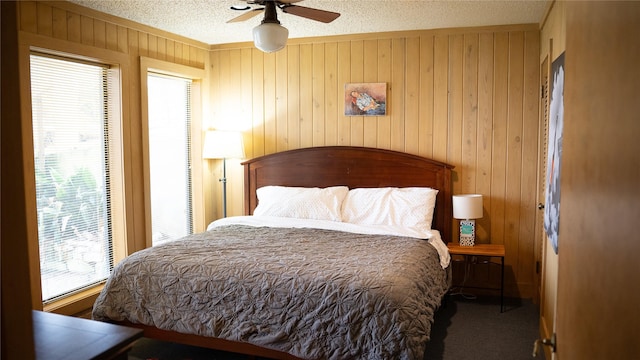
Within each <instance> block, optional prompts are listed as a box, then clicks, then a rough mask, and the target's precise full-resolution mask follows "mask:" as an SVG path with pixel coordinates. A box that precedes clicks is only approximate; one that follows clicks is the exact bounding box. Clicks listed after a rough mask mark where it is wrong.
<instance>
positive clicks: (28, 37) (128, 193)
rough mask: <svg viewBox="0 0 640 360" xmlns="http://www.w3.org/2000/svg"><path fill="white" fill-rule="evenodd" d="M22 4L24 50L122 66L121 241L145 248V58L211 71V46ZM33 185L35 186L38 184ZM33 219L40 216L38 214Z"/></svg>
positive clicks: (76, 11)
mask: <svg viewBox="0 0 640 360" xmlns="http://www.w3.org/2000/svg"><path fill="white" fill-rule="evenodd" d="M17 4H18V9H17V11H18V14H17V20H18V23H17V26H18V35H19V43H20V45H21V47H26V48H27V49H44V51H53V52H59V53H67V54H73V55H76V56H79V57H81V58H87V59H95V60H98V61H106V62H107V63H109V64H113V63H116V64H117V66H118V68H119V70H120V76H121V78H120V80H121V84H122V86H123V88H122V99H121V102H122V103H121V109H122V149H121V150H122V156H123V169H122V172H123V174H124V178H125V181H124V186H123V188H124V192H125V194H124V198H125V202H126V205H125V207H126V210H125V214H124V217H126V220H125V221H124V222H125V224H126V239H121V238H120V237H118V240H119V241H121V242H122V243H124V242H125V240H126V250H125V251H126V253H133V252H135V251H137V250H140V249H142V248H144V247H145V246H146V241H145V239H146V229H145V216H146V215H147V214H146V212H147V210H146V209H145V205H144V204H145V198H144V191H145V189H144V172H143V169H144V159H143V153H144V152H143V148H142V146H143V124H142V114H141V111H142V110H141V90H143V89H142V85H141V70H140V66H141V65H140V64H141V62H140V59H141V57H145V58H151V59H157V60H162V61H164V62H167V63H170V64H178V65H180V66H188V67H190V68H195V69H200V70H205V71H206V69H207V68H208V67H207V63H208V61H209V46H208V45H207V44H203V43H200V42H197V41H194V40H190V39H186V38H183V37H180V36H178V35H174V34H170V33H166V32H162V31H159V30H157V29H153V28H150V27H146V26H143V25H140V24H137V23H134V22H131V21H128V20H125V19H121V18H117V17H114V16H110V15H107V14H103V13H100V12H97V11H93V10H91V9H87V8H84V7H81V6H78V5H75V4H72V3H69V2H64V1H18V2H17ZM3 16H4V15H3ZM27 51H28V50H27ZM20 62H21V63H20V64H19V65H20V68H21V72H23V71H26V70H25V69H28V66H29V64H28V57H26V58H22V59H21V60H20ZM22 81H23V82H24V83H23V84H22V86H21V88H28V77H26V78H25V79H23V80H22ZM207 94H208V93H207ZM27 97H28V94H27ZM207 97H208V96H207ZM23 112H24V110H23ZM23 117H27V118H28V115H24V114H23ZM29 128H30V127H29ZM26 136H27V137H29V136H30V135H26ZM26 171H28V170H26ZM27 175H28V174H27ZM31 177H33V176H31ZM30 181H31V183H32V182H33V179H31V180H30ZM28 184H29V183H28ZM27 187H28V188H27V191H28V192H33V191H34V190H33V189H31V188H32V186H27ZM33 188H35V187H33ZM26 198H27V203H28V204H29V199H31V198H33V199H34V201H35V194H27V196H26ZM27 206H29V205H27ZM34 206H35V205H34ZM28 213H29V214H34V215H33V217H34V216H35V210H33V211H29V212H28ZM31 220H32V221H31V223H32V225H30V226H31V227H32V228H34V227H35V226H36V225H33V224H35V219H31ZM33 236H35V235H33ZM29 242H30V244H32V245H31V247H32V248H31V250H30V251H31V253H36V254H37V240H34V239H30V240H29ZM123 248H124V246H123ZM32 258H33V257H32ZM35 264H36V263H34V264H31V275H32V294H33V299H32V300H33V301H32V304H33V307H34V308H35V309H41V308H42V303H41V302H40V286H39V285H40V284H39V271H36V270H37V269H38V267H37V265H35ZM84 296H85V294H81V296H79V298H81V299H80V300H77V299H72V300H70V301H69V304H68V305H64V306H65V308H64V310H60V309H56V311H58V312H63V313H67V314H73V313H76V312H79V311H83V310H85V309H86V308H90V307H91V306H92V304H93V301H92V297H91V296H89V297H84ZM92 296H95V294H94V295H92ZM56 306H57V305H56Z"/></svg>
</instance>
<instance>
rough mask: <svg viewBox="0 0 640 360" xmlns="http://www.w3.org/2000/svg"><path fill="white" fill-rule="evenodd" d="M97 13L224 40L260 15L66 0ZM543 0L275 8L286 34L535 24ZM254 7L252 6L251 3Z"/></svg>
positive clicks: (244, 37) (200, 1) (183, 1)
mask: <svg viewBox="0 0 640 360" xmlns="http://www.w3.org/2000/svg"><path fill="white" fill-rule="evenodd" d="M70 1H71V2H73V3H76V4H79V5H82V6H86V7H89V8H92V9H95V10H98V11H101V12H105V13H108V14H112V15H115V16H118V17H122V18H125V19H129V20H132V21H135V22H138V23H141V24H145V25H148V26H151V27H154V28H157V29H161V30H165V31H168V32H171V33H174V34H178V35H182V36H184V37H187V38H190V39H194V40H198V41H201V42H203V43H207V44H224V43H234V42H244V41H252V40H253V39H252V35H251V29H252V28H253V27H255V26H257V25H259V24H260V21H261V20H262V15H258V16H255V17H253V18H251V19H249V20H247V21H244V22H238V23H226V21H227V20H229V19H231V18H234V17H236V16H238V15H240V14H241V13H242V12H240V11H235V10H231V6H233V5H235V6H244V5H246V3H245V2H244V1H241V0H70ZM546 3H547V1H546V0H509V1H491V0H471V1H459V0H304V1H301V2H299V3H297V5H301V6H305V7H312V8H317V9H322V10H328V11H333V12H338V13H340V14H341V16H340V17H339V18H338V19H336V20H335V21H333V22H332V23H329V24H324V23H321V22H317V21H313V20H308V19H304V18H301V17H298V16H295V15H291V14H284V13H283V12H282V11H280V10H278V19H279V20H280V22H281V23H282V25H283V26H285V27H286V28H287V29H289V38H300V37H311V36H329V35H342V34H358V33H369V32H385V31H400V30H417V29H439V28H451V27H467V26H485V25H509V24H525V23H538V22H540V20H541V19H542V16H543V15H544V11H545V9H546ZM253 7H257V6H255V5H254V6H253Z"/></svg>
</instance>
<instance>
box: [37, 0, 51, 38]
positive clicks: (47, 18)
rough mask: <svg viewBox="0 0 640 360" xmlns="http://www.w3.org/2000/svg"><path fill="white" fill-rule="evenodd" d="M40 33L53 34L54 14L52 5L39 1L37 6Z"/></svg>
mask: <svg viewBox="0 0 640 360" xmlns="http://www.w3.org/2000/svg"><path fill="white" fill-rule="evenodd" d="M37 11H38V14H37V19H38V34H40V35H44V36H52V35H53V15H52V10H51V6H49V5H47V4H44V3H41V2H38V6H37Z"/></svg>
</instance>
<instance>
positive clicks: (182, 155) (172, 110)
mask: <svg viewBox="0 0 640 360" xmlns="http://www.w3.org/2000/svg"><path fill="white" fill-rule="evenodd" d="M147 88H148V109H149V111H148V114H149V115H148V133H149V136H148V139H149V145H148V146H149V174H150V179H149V182H150V194H151V196H150V198H151V233H152V245H159V244H161V243H163V242H167V241H171V240H175V239H178V238H181V237H183V236H185V235H189V234H192V233H193V214H192V198H191V194H192V181H191V180H192V179H191V80H190V79H185V78H181V77H176V76H168V75H164V74H158V73H149V74H148V76H147Z"/></svg>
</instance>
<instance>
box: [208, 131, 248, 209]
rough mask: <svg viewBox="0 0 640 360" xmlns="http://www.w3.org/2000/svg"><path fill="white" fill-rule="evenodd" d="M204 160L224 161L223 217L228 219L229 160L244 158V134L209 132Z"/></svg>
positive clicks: (221, 180)
mask: <svg viewBox="0 0 640 360" xmlns="http://www.w3.org/2000/svg"><path fill="white" fill-rule="evenodd" d="M202 157H203V158H204V159H222V178H221V179H219V181H220V182H222V216H223V217H227V159H228V158H239V159H241V158H244V144H243V142H242V134H241V133H240V132H237V131H220V130H216V131H207V133H206V134H205V136H204V146H203V149H202Z"/></svg>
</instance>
